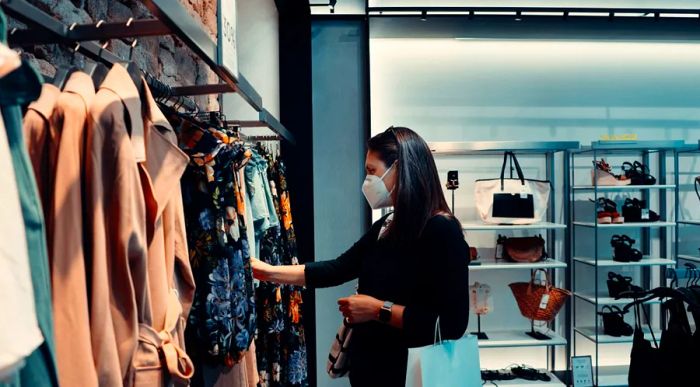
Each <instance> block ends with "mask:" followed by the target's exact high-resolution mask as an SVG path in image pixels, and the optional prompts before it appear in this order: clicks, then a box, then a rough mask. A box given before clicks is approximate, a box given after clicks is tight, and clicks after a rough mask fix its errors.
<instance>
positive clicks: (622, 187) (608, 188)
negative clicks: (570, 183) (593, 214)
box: [573, 184, 676, 192]
mask: <svg viewBox="0 0 700 387" xmlns="http://www.w3.org/2000/svg"><path fill="white" fill-rule="evenodd" d="M675 188H676V185H675V184H655V185H599V186H598V192H607V191H642V190H656V189H658V190H664V189H675ZM573 189H574V190H575V191H594V190H595V189H596V187H595V186H592V185H576V186H574V187H573Z"/></svg>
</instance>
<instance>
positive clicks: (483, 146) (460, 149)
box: [428, 141, 581, 155]
mask: <svg viewBox="0 0 700 387" xmlns="http://www.w3.org/2000/svg"><path fill="white" fill-rule="evenodd" d="M428 146H429V147H430V150H431V151H433V153H435V154H436V155H475V154H478V155H483V154H497V155H502V154H503V152H517V153H533V154H542V153H552V152H561V151H565V150H575V149H579V147H580V146H581V144H580V143H579V142H578V141H446V142H431V143H429V144H428Z"/></svg>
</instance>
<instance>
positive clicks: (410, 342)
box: [305, 215, 478, 386]
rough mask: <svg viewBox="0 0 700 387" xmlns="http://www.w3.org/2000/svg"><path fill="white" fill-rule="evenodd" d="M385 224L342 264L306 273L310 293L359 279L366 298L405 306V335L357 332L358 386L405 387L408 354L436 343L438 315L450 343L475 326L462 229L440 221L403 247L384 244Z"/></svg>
mask: <svg viewBox="0 0 700 387" xmlns="http://www.w3.org/2000/svg"><path fill="white" fill-rule="evenodd" d="M385 219H386V217H384V218H382V219H380V220H379V221H378V222H376V223H375V224H374V225H373V226H372V228H371V229H370V230H369V232H367V234H365V235H364V236H363V237H362V238H361V239H360V240H359V241H358V242H357V243H355V244H354V245H353V246H352V247H351V248H350V249H349V250H348V251H346V252H345V253H344V254H342V255H341V256H340V257H338V258H336V259H335V260H332V261H321V262H312V263H308V264H306V269H305V275H306V285H307V286H308V287H311V288H323V287H330V286H336V285H340V284H342V283H345V282H348V281H351V280H353V279H355V278H359V281H358V293H359V294H366V295H369V296H372V297H375V298H377V299H379V300H382V301H392V302H394V303H396V304H399V305H403V306H405V309H404V314H403V329H397V328H394V327H391V326H389V325H386V324H382V323H379V322H376V321H371V322H367V323H363V324H356V325H355V326H354V328H353V338H352V342H351V347H350V355H349V359H350V364H351V365H350V369H351V371H350V381H351V383H352V385H353V386H404V385H405V376H406V361H407V357H408V348H410V347H420V346H425V345H429V344H432V343H433V340H434V332H435V321H436V319H437V317H438V315H439V316H440V329H441V333H442V338H443V340H447V339H457V338H460V337H461V336H462V335H463V334H464V332H465V331H466V328H467V321H468V318H469V271H468V262H469V259H468V253H469V246H468V245H467V243H466V242H465V240H464V236H463V235H462V230H461V226H460V224H459V222H458V221H457V220H455V219H453V218H448V217H445V216H441V215H438V216H434V217H433V218H431V219H430V220H429V221H428V223H427V225H426V227H425V229H424V230H423V233H422V234H421V236H420V237H419V238H418V240H417V241H415V242H413V243H403V244H401V245H398V246H397V245H395V244H394V243H392V242H390V241H388V240H385V239H378V236H379V232H380V229H381V227H382V225H383V223H384V221H385ZM340 321H341V316H340V315H339V319H338V322H339V323H340ZM477 366H478V365H477Z"/></svg>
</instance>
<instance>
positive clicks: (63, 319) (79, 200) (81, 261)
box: [31, 71, 97, 387]
mask: <svg viewBox="0 0 700 387" xmlns="http://www.w3.org/2000/svg"><path fill="white" fill-rule="evenodd" d="M47 89H48V90H52V89H51V88H46V87H45V88H44V90H47ZM49 92H50V93H51V91H49ZM94 97H95V86H94V84H93V82H92V79H91V78H90V76H89V75H87V74H86V73H84V72H79V71H78V72H74V73H73V74H71V76H70V78H68V81H67V82H66V85H65V87H64V88H63V92H62V93H61V94H60V96H59V97H58V99H57V101H56V103H55V106H54V108H53V113H52V115H51V120H50V121H51V125H50V127H51V128H53V129H54V130H55V131H56V133H59V134H60V142H58V146H57V154H56V160H55V165H54V166H53V167H52V170H54V171H55V172H56V173H55V176H54V182H53V184H54V185H53V189H51V190H50V192H51V195H52V197H50V198H49V200H50V205H49V208H50V210H49V211H50V212H49V216H48V217H47V221H46V226H47V229H48V230H52V232H50V239H49V246H50V248H49V251H50V253H51V254H50V255H49V258H50V267H51V284H52V287H51V289H52V291H53V297H52V299H53V311H54V324H55V329H56V360H57V362H58V379H59V382H60V384H61V386H64V387H71V386H75V387H83V386H86V387H89V386H97V373H96V371H95V365H94V362H93V355H92V346H91V338H90V315H89V309H88V293H87V289H88V288H87V277H86V268H85V254H84V250H83V244H84V241H83V232H84V230H83V187H82V182H83V175H84V170H83V165H84V163H83V155H84V151H85V149H84V144H85V134H86V133H85V132H86V126H87V116H88V110H89V107H90V104H91V103H92V101H93V99H94ZM40 129H41V128H39V126H38V125H37V126H36V127H34V128H32V129H31V131H33V132H38V130H40ZM53 141H56V140H53ZM42 178H43V176H42V177H41V178H39V181H41V180H42Z"/></svg>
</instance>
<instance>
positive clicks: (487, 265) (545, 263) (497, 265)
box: [469, 259, 567, 271]
mask: <svg viewBox="0 0 700 387" xmlns="http://www.w3.org/2000/svg"><path fill="white" fill-rule="evenodd" d="M480 262H481V264H480V265H471V264H470V265H469V270H470V271H481V270H517V269H564V268H566V266H567V265H566V262H562V261H558V260H556V259H545V260H542V261H540V262H533V263H520V262H510V261H494V260H487V261H480Z"/></svg>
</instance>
